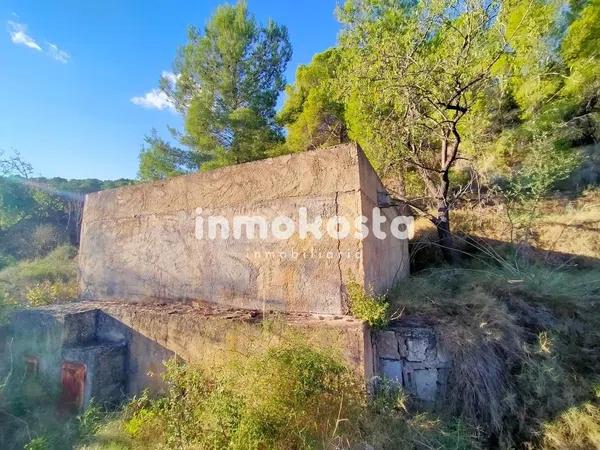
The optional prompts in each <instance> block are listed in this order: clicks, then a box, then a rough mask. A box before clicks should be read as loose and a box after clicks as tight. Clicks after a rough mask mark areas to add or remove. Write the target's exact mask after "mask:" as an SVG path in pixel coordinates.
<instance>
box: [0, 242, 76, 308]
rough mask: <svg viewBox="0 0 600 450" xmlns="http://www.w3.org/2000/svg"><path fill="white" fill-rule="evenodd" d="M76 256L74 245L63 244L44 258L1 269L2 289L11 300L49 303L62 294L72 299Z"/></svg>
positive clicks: (0, 283) (0, 286)
mask: <svg viewBox="0 0 600 450" xmlns="http://www.w3.org/2000/svg"><path fill="white" fill-rule="evenodd" d="M75 255H76V249H75V248H73V247H70V246H62V247H58V248H56V249H54V250H53V251H52V252H50V253H49V254H48V255H46V256H45V257H43V258H39V259H32V260H27V261H21V262H19V263H17V264H15V265H12V266H10V267H7V268H6V269H4V270H2V271H0V288H2V289H3V291H4V293H5V295H6V297H7V300H8V301H10V302H12V303H24V302H26V301H27V300H28V297H31V299H32V301H33V302H34V304H36V305H37V304H47V303H49V302H52V300H53V299H56V298H57V297H58V296H61V295H65V296H66V297H67V298H68V299H70V298H73V297H74V289H75V288H74V283H75V280H76V278H77V269H76V264H75V259H74V258H75ZM55 294H56V295H55Z"/></svg>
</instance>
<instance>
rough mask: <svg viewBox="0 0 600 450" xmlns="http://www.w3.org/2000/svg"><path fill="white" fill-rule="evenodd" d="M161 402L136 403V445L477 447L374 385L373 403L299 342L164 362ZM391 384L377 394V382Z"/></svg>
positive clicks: (132, 432) (127, 426)
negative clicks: (199, 363) (218, 359)
mask: <svg viewBox="0 0 600 450" xmlns="http://www.w3.org/2000/svg"><path fill="white" fill-rule="evenodd" d="M166 380H167V382H168V386H169V389H168V392H167V394H166V396H165V397H162V398H158V399H154V400H152V399H150V398H149V397H148V396H147V395H143V396H142V397H141V398H136V399H134V400H132V402H131V403H130V405H129V406H128V407H127V408H126V411H125V417H124V422H123V423H122V428H123V429H124V430H125V431H126V433H127V434H128V435H129V438H130V439H131V440H132V441H133V442H132V447H133V448H162V447H165V446H166V447H168V448H233V449H235V448H244V449H246V448H250V449H258V448H280V449H284V448H285V449H287V448H315V449H317V448H322V449H325V448H358V447H363V446H367V447H369V446H373V448H390V449H391V448H393V449H419V448H460V449H468V448H477V446H478V442H477V435H476V433H474V432H473V430H472V429H470V428H468V427H466V426H465V425H464V424H462V423H461V422H457V421H451V422H449V423H445V422H443V421H442V420H440V419H439V418H436V417H434V416H433V415H429V414H413V413H410V412H409V411H408V409H407V408H406V402H407V399H406V395H405V394H404V393H402V392H401V391H399V390H398V389H397V388H396V387H393V385H392V384H385V383H380V384H379V385H378V386H379V387H378V389H377V391H376V393H375V395H374V396H373V398H372V399H370V398H369V397H368V396H367V395H366V394H365V391H364V388H363V382H362V381H359V380H358V379H357V378H355V376H354V375H353V374H352V373H351V372H350V371H349V370H348V369H346V368H345V367H344V365H343V364H342V363H341V362H340V361H339V359H338V357H334V356H332V355H331V354H329V353H327V352H324V351H323V350H319V349H316V348H311V347H308V346H307V345H306V344H305V343H304V342H303V341H302V339H300V338H299V337H296V338H293V337H292V338H290V339H288V340H286V341H285V342H281V343H279V344H275V345H274V346H271V347H270V348H269V349H267V350H265V351H264V352H261V353H254V354H252V355H248V356H243V357H240V358H239V359H237V360H231V359H230V360H229V362H228V363H226V364H225V365H224V366H218V367H201V368H200V367H189V366H183V365H181V364H177V363H176V362H174V361H172V362H171V363H169V365H168V372H167V377H166ZM384 385H385V386H387V387H386V388H383V386H384Z"/></svg>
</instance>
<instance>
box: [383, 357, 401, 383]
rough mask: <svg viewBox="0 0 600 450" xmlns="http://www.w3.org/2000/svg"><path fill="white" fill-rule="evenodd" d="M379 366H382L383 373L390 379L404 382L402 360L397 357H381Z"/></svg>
mask: <svg viewBox="0 0 600 450" xmlns="http://www.w3.org/2000/svg"><path fill="white" fill-rule="evenodd" d="M379 366H380V367H381V375H382V376H383V377H385V378H386V379H388V380H391V381H395V382H397V383H399V384H402V383H403V380H402V372H403V367H402V361H400V360H397V359H385V358H380V359H379Z"/></svg>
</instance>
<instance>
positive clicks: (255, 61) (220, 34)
mask: <svg viewBox="0 0 600 450" xmlns="http://www.w3.org/2000/svg"><path fill="white" fill-rule="evenodd" d="M291 54H292V51H291V46H290V43H289V39H288V34H287V29H286V28H285V27H283V26H280V25H277V24H276V23H275V22H273V21H269V22H268V24H267V25H266V26H261V25H259V24H257V23H256V20H255V19H254V17H253V16H252V15H250V14H249V13H248V9H247V6H246V3H245V2H243V1H240V2H239V3H237V4H236V5H235V6H231V5H222V6H219V7H218V8H217V10H216V11H215V13H214V14H213V16H212V17H211V19H210V20H209V21H208V23H207V24H206V26H205V28H204V33H200V32H199V30H197V29H196V28H191V29H190V31H189V34H188V43H187V44H186V45H185V46H183V47H182V48H181V49H180V50H179V55H178V57H177V60H176V61H175V72H176V73H178V74H179V76H178V78H177V80H176V83H175V85H174V86H173V85H171V84H170V82H169V80H166V79H163V80H162V88H163V90H164V91H165V92H167V94H168V95H169V96H170V97H171V98H172V100H173V102H174V104H175V105H176V107H177V109H178V110H179V111H181V112H183V114H184V116H185V131H186V136H184V138H183V140H182V142H183V143H185V144H186V145H188V146H190V147H191V148H193V149H194V150H195V151H196V152H197V153H198V157H197V161H198V163H202V166H201V167H202V169H210V168H214V167H219V166H224V165H228V164H237V163H242V162H246V161H252V160H255V159H260V158H264V157H265V156H266V155H267V152H268V151H269V149H271V148H273V147H274V146H277V145H278V144H279V143H281V142H282V134H281V130H280V129H279V127H278V126H277V125H276V123H275V105H276V102H277V97H278V95H279V93H280V91H281V90H282V89H283V88H284V86H285V82H284V70H285V67H286V65H287V63H288V61H289V59H290V57H291Z"/></svg>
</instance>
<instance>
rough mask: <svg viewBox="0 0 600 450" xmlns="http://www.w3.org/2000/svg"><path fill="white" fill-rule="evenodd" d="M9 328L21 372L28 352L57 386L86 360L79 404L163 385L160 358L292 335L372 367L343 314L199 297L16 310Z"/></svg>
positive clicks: (202, 359)
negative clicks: (275, 309) (69, 367)
mask: <svg viewBox="0 0 600 450" xmlns="http://www.w3.org/2000/svg"><path fill="white" fill-rule="evenodd" d="M266 325H268V326H266ZM11 328H12V331H11V333H10V335H11V336H12V337H13V339H12V340H11V344H10V345H11V346H12V347H11V353H12V354H13V361H14V364H15V370H16V371H18V372H19V373H22V372H24V371H25V370H26V368H25V364H26V359H27V358H31V357H33V358H37V359H38V360H39V372H40V374H41V375H42V377H43V378H44V379H45V380H46V381H48V382H50V384H51V385H52V386H54V388H53V389H56V390H59V383H60V368H61V366H62V364H63V363H64V362H79V363H83V364H85V366H86V368H87V369H88V376H87V379H86V384H85V393H84V405H86V404H88V403H89V400H90V399H91V398H92V397H93V398H94V399H95V400H96V401H98V402H99V403H103V404H115V403H117V402H118V401H119V400H120V399H122V398H124V397H126V396H132V395H135V394H139V393H140V392H142V391H143V390H144V389H150V390H152V391H161V390H162V388H163V380H162V378H161V375H162V374H163V373H164V370H165V367H164V362H166V361H167V360H169V359H171V358H173V357H178V358H181V359H182V360H185V361H187V362H190V363H199V364H207V365H215V364H220V363H222V362H225V361H227V360H228V359H229V358H231V356H232V355H239V354H247V355H251V354H253V353H256V352H258V351H260V350H261V349H264V348H266V347H267V346H270V345H274V344H275V343H277V342H279V341H282V340H285V339H287V338H289V337H290V336H291V334H290V333H293V334H294V335H295V336H296V337H300V338H301V339H302V340H303V341H305V342H307V343H309V344H311V345H315V346H317V347H321V348H326V349H328V350H330V351H333V352H334V353H337V354H338V355H339V356H340V357H341V358H342V359H343V360H344V361H345V362H346V364H347V365H348V366H349V367H350V368H352V369H353V370H354V371H355V372H356V373H357V375H359V376H361V377H365V378H366V379H368V378H370V377H371V376H372V374H373V373H372V370H373V367H374V363H373V356H372V354H371V348H372V346H371V341H370V330H368V328H367V327H366V326H365V325H364V324H363V323H362V322H361V321H359V320H356V319H352V318H350V317H347V316H327V317H325V316H318V315H313V314H307V313H303V314H302V313H297V314H285V315H281V316H278V315H273V314H269V315H267V316H263V314H262V312H260V311H252V310H241V309H227V308H223V307H219V306H217V305H214V304H205V303H194V304H184V303H173V304H164V303H163V304H151V303H141V304H136V303H131V302H118V301H104V302H78V303H72V304H64V305H56V306H51V307H45V308H38V309H35V310H25V311H20V312H18V313H16V314H14V315H13V317H12V320H11ZM4 344H5V345H7V341H5V343H4ZM0 347H1V346H0Z"/></svg>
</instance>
